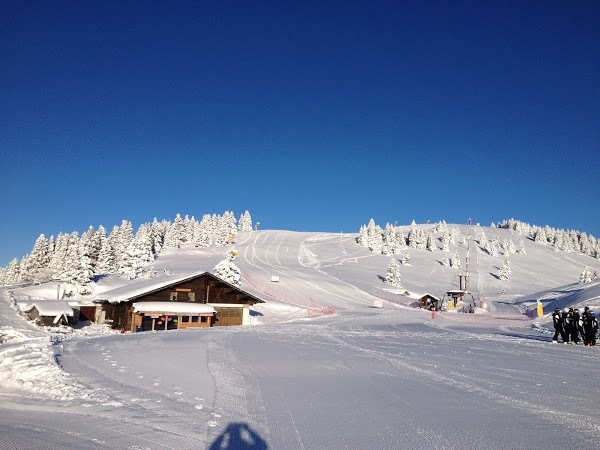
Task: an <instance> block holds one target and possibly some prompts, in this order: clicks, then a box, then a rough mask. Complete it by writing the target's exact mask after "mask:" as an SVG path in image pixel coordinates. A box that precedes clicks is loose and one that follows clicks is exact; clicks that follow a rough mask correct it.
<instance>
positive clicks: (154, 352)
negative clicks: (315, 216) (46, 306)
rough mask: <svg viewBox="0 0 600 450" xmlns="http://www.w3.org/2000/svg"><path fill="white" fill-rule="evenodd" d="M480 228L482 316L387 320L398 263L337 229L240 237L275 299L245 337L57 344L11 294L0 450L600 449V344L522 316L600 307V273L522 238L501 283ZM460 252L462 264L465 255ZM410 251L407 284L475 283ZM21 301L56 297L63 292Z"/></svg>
mask: <svg viewBox="0 0 600 450" xmlns="http://www.w3.org/2000/svg"><path fill="white" fill-rule="evenodd" d="M480 230H481V228H478V227H475V230H474V234H473V240H472V241H471V283H470V288H471V290H472V291H473V292H474V293H475V294H476V295H479V296H482V297H484V298H485V300H486V305H487V308H486V309H481V308H478V309H477V310H476V313H475V314H462V313H457V312H452V311H446V312H438V313H436V314H435V317H432V313H431V312H429V311H425V310H419V309H416V308H411V307H408V306H404V305H405V304H408V303H410V302H407V301H406V299H404V300H399V301H398V303H393V302H390V301H384V307H383V308H374V307H373V301H374V300H375V299H376V298H377V297H375V296H373V294H374V293H376V294H378V295H380V296H383V297H386V298H390V299H392V298H393V294H392V293H391V292H386V291H385V288H386V285H385V284H384V283H383V282H382V280H381V277H384V276H385V273H386V269H387V267H388V264H389V261H390V257H389V256H383V255H376V254H373V253H371V252H369V250H367V249H366V248H364V247H361V246H360V245H358V244H357V243H356V242H355V236H356V235H349V234H344V235H341V234H331V233H297V232H289V231H254V232H252V233H246V234H244V235H240V236H238V237H237V238H236V242H235V244H234V245H235V249H236V250H237V251H238V252H239V256H238V257H237V259H236V264H237V265H238V266H239V267H240V269H241V271H242V288H244V289H247V290H249V291H250V292H252V293H254V294H256V295H258V296H260V297H261V298H263V299H265V301H266V303H265V304H261V305H256V307H254V308H253V311H252V314H253V315H252V322H253V323H252V325H250V326H244V327H221V328H218V327H217V328H209V329H196V330H179V331H178V330H175V331H157V332H145V333H135V334H125V335H122V334H114V333H110V332H108V331H106V330H101V329H100V328H99V327H98V328H92V327H84V328H81V329H79V330H75V331H73V332H67V331H66V330H64V332H63V333H60V334H58V333H56V330H50V329H46V330H45V329H42V328H39V327H35V326H34V325H31V324H30V323H28V322H27V321H25V320H24V319H23V318H22V317H21V316H19V315H17V312H16V310H15V309H13V308H12V307H11V306H10V305H9V294H8V292H7V291H6V290H3V291H1V297H2V298H0V336H1V337H0V340H1V341H2V342H3V343H2V344H0V449H25V448H27V449H32V448H46V449H70V448H73V449H75V448H77V449H80V448H84V449H87V448H90V449H95V448H103V449H104V448H111V449H178V450H181V449H198V448H208V449H237V448H244V449H266V448H270V449H344V448H349V449H398V448H409V449H486V448H489V449H504V448H506V449H509V448H510V449H514V448H519V449H521V448H523V449H524V448H585V449H588V448H598V446H599V445H600V444H599V442H600V419H599V418H598V417H600V404H599V402H598V400H597V391H598V386H600V347H584V346H574V345H555V344H551V342H550V340H551V334H550V333H551V330H550V328H551V325H550V320H549V319H548V316H545V317H542V318H538V319H530V318H528V317H527V316H525V315H524V314H523V313H524V312H525V310H526V309H527V307H532V306H534V305H535V302H536V300H542V302H543V304H544V305H545V308H546V311H545V312H546V313H548V312H550V311H551V309H552V308H554V307H561V308H563V307H565V306H570V305H576V306H583V305H590V306H594V307H598V305H600V283H599V282H598V280H596V281H594V282H592V283H587V284H584V285H581V284H579V283H577V281H578V278H579V274H580V273H581V270H582V268H583V266H585V265H587V266H588V267H591V268H592V269H598V268H599V267H600V261H599V260H596V259H593V258H591V257H588V256H584V255H580V254H574V253H564V252H555V251H553V250H552V248H551V247H548V246H544V245H541V244H537V243H534V242H532V241H531V240H527V239H524V241H525V247H526V250H527V255H521V254H514V255H511V256H510V259H511V267H512V274H511V277H510V281H501V280H499V279H498V277H496V276H495V275H496V274H497V273H498V270H499V268H500V267H501V265H502V261H503V259H504V258H503V256H502V255H500V256H499V257H491V256H489V255H488V254H487V253H485V252H483V251H482V250H481V249H479V247H478V246H477V245H476V240H475V236H477V234H478V233H479V232H480ZM461 231H462V232H463V233H466V232H467V229H466V227H461ZM485 231H486V234H487V236H488V238H489V237H491V236H492V235H496V234H497V235H498V236H499V237H500V239H501V240H502V239H503V238H504V237H508V238H511V239H513V240H515V242H517V243H518V241H519V240H520V239H521V238H522V237H520V236H518V235H515V234H513V233H512V232H510V231H508V230H499V229H489V228H486V229H485ZM440 248H441V247H440ZM230 249H231V248H230V247H227V248H223V247H221V248H209V249H195V248H184V249H181V250H176V251H175V250H174V251H171V252H170V253H167V254H165V255H161V256H160V257H159V258H158V259H157V260H156V261H155V263H154V267H155V269H156V270H157V272H158V273H159V276H160V275H161V274H162V273H164V270H167V271H168V272H170V273H172V274H184V273H192V272H197V271H202V270H211V268H212V267H214V265H215V264H216V263H217V262H218V261H220V260H221V259H223V257H224V254H225V252H226V251H228V250H230ZM451 250H452V251H455V250H456V251H458V252H459V254H460V255H461V258H463V261H464V257H465V254H466V248H465V245H463V244H457V245H455V246H453V248H452V249H451ZM409 252H410V256H411V265H410V266H407V265H401V266H400V271H401V275H402V285H403V289H406V290H408V291H410V292H416V293H425V292H429V293H431V294H433V295H436V296H441V295H442V294H443V293H444V292H445V291H446V290H448V289H456V287H457V283H458V278H457V275H458V274H459V273H462V271H461V270H459V269H456V268H451V267H446V266H443V265H442V264H440V263H439V262H438V261H439V260H441V258H442V257H443V252H442V251H441V250H438V251H437V252H435V253H431V252H428V251H427V250H415V249H409ZM463 267H464V262H463ZM272 276H278V277H279V281H278V282H271V281H270V280H271V279H272V278H271V277H272ZM119 283H120V284H125V283H127V281H126V280H124V279H119V278H117V277H112V276H111V277H106V278H104V279H102V280H99V282H98V284H97V286H96V287H95V293H101V292H102V291H104V290H108V289H113V288H115V287H118V285H119ZM503 290H504V291H505V293H504V294H503V293H502V292H503ZM12 294H13V295H14V298H15V299H16V300H17V301H21V302H27V301H31V300H33V299H40V298H48V299H53V298H54V297H53V295H54V296H55V295H56V284H54V285H48V286H44V285H41V286H32V287H27V288H21V289H15V290H13V293H12ZM333 308H334V309H335V312H334V313H333V314H325V315H321V313H323V312H328V313H331V312H333V310H332V309H333ZM598 309H600V307H598ZM103 333H104V334H103Z"/></svg>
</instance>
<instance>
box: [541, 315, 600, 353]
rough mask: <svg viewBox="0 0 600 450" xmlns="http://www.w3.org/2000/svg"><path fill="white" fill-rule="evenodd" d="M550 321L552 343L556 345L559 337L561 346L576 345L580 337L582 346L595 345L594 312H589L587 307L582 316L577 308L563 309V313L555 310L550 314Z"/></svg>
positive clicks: (596, 327)
mask: <svg viewBox="0 0 600 450" xmlns="http://www.w3.org/2000/svg"><path fill="white" fill-rule="evenodd" d="M552 320H553V322H554V330H555V331H554V337H553V338H552V342H554V343H557V342H558V336H559V335H560V336H561V338H562V341H563V344H575V345H578V344H579V342H580V339H579V337H580V336H581V338H583V344H584V345H586V346H594V345H596V332H597V331H598V320H597V319H596V315H595V314H594V311H591V310H590V308H589V307H588V306H586V307H585V308H584V309H583V313H582V314H580V313H579V309H578V308H575V309H573V308H565V309H564V310H563V311H561V310H560V309H559V308H556V309H555V310H554V312H553V313H552Z"/></svg>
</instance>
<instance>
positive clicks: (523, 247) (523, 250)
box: [517, 240, 527, 255]
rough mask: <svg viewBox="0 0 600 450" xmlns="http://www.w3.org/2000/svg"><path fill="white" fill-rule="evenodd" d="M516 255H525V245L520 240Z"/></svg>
mask: <svg viewBox="0 0 600 450" xmlns="http://www.w3.org/2000/svg"><path fill="white" fill-rule="evenodd" d="M517 253H520V254H522V255H526V254H527V251H526V250H525V243H524V242H523V241H522V240H521V241H520V242H519V248H518V249H517Z"/></svg>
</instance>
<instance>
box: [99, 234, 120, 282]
mask: <svg viewBox="0 0 600 450" xmlns="http://www.w3.org/2000/svg"><path fill="white" fill-rule="evenodd" d="M116 271H117V266H116V263H115V251H114V249H113V248H112V245H111V241H110V239H108V238H104V239H103V240H102V245H101V247H100V253H99V254H98V264H97V265H96V272H97V273H99V274H101V273H114V272H116Z"/></svg>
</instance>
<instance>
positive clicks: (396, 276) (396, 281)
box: [385, 258, 402, 287]
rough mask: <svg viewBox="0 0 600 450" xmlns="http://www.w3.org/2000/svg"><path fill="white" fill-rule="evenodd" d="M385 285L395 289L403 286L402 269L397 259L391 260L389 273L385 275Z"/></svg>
mask: <svg viewBox="0 0 600 450" xmlns="http://www.w3.org/2000/svg"><path fill="white" fill-rule="evenodd" d="M385 283H387V284H389V285H390V286H393V287H401V286H402V276H401V275H400V267H399V266H398V262H397V261H396V258H392V259H391V260H390V265H389V266H388V269H387V273H386V275H385Z"/></svg>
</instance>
